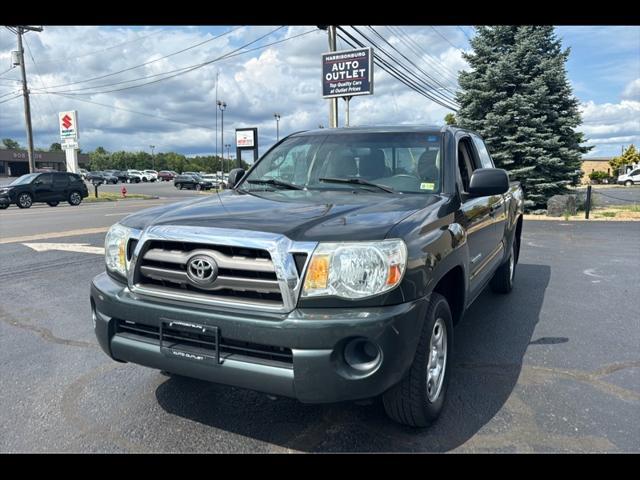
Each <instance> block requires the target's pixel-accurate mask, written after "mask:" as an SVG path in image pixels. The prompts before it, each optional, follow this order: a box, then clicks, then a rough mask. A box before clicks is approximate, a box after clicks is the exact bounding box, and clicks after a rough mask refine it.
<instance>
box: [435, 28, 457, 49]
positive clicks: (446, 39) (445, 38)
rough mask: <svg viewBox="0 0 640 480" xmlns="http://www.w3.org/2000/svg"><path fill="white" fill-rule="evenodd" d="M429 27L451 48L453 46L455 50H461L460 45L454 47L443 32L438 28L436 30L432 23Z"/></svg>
mask: <svg viewBox="0 0 640 480" xmlns="http://www.w3.org/2000/svg"><path fill="white" fill-rule="evenodd" d="M429 28H431V30H433V31H434V32H436V33H437V34H438V35H440V36H441V37H442V38H444V41H445V42H447V43H448V44H449V45H451V46H452V47H453V48H455V49H456V50H460V51H461V52H463V50H462V49H461V48H460V47H456V46H455V45H454V44H453V43H451V42H450V41H449V39H448V38H447V37H445V36H444V35H443V34H441V33H440V32H439V31H438V30H436V28H435V27H434V26H432V25H429Z"/></svg>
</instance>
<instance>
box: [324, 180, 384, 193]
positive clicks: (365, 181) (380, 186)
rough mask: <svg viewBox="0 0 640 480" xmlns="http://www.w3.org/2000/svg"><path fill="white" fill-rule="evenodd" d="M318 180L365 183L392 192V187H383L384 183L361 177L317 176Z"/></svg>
mask: <svg viewBox="0 0 640 480" xmlns="http://www.w3.org/2000/svg"><path fill="white" fill-rule="evenodd" d="M318 180H319V181H321V182H326V183H351V184H355V185H367V186H369V187H376V188H379V189H380V190H382V191H384V192H387V193H394V190H393V188H389V187H385V186H384V185H380V184H377V183H373V182H370V181H368V180H363V179H362V178H319V179H318Z"/></svg>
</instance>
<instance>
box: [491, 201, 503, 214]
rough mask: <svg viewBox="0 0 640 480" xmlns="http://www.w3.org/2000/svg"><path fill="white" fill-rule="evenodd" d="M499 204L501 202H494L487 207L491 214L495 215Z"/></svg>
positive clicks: (500, 204)
mask: <svg viewBox="0 0 640 480" xmlns="http://www.w3.org/2000/svg"><path fill="white" fill-rule="evenodd" d="M501 206H502V203H494V204H493V205H491V207H490V208H489V212H490V214H491V216H493V215H495V214H496V212H497V211H498V210H499V209H500V207H501Z"/></svg>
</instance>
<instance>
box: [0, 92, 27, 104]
mask: <svg viewBox="0 0 640 480" xmlns="http://www.w3.org/2000/svg"><path fill="white" fill-rule="evenodd" d="M21 96H22V94H21V93H19V94H18V95H16V96H15V97H11V98H7V99H6V100H3V101H1V102H0V103H7V102H10V101H11V100H15V99H16V98H20V97H21Z"/></svg>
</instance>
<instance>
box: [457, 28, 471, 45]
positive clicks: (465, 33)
mask: <svg viewBox="0 0 640 480" xmlns="http://www.w3.org/2000/svg"><path fill="white" fill-rule="evenodd" d="M458 30H460V31H461V32H462V33H463V34H464V36H465V37H467V40H469V43H471V38H469V35H467V32H465V31H464V29H463V28H462V27H461V26H459V25H458Z"/></svg>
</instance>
